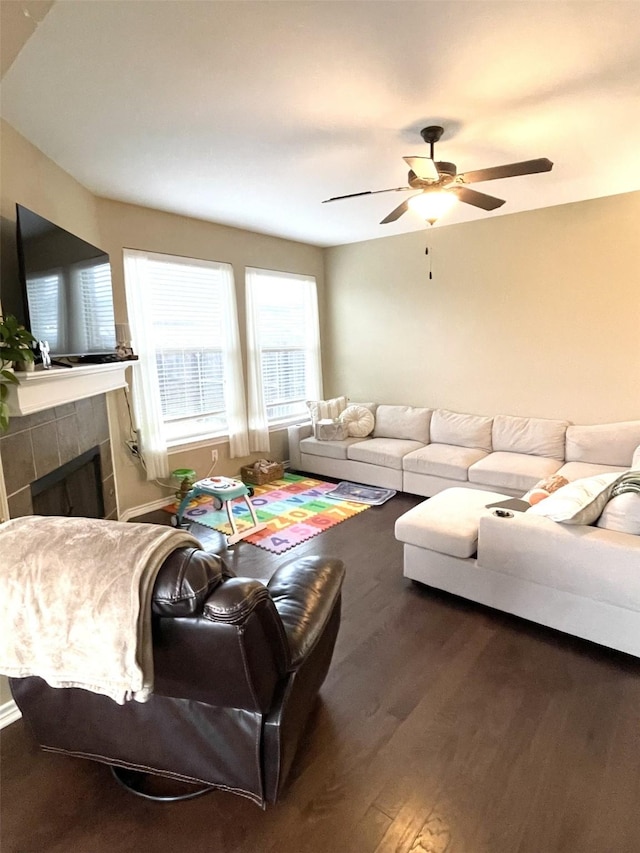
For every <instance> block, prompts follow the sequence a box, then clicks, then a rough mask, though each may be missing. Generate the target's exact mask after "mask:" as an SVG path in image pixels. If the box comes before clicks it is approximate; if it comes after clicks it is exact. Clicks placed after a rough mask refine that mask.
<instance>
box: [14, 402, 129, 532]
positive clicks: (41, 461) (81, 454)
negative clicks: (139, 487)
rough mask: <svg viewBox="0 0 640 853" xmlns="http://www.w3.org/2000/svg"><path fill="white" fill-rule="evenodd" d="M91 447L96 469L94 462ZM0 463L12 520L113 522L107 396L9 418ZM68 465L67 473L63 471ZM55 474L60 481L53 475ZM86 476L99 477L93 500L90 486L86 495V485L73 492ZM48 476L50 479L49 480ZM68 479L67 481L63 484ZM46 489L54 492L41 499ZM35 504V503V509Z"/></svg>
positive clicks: (112, 478) (113, 499) (113, 479)
mask: <svg viewBox="0 0 640 853" xmlns="http://www.w3.org/2000/svg"><path fill="white" fill-rule="evenodd" d="M96 447H97V448H98V449H99V463H98V462H97V461H96V460H95V459H94V457H95V455H96ZM0 457H2V468H3V470H4V481H5V485H6V491H7V503H8V509H9V516H10V517H11V518H19V517H20V516H25V515H33V514H34V513H37V514H41V515H50V514H56V515H67V514H68V513H69V512H71V513H72V514H80V513H82V514H83V515H85V516H89V517H93V516H95V517H98V516H99V517H101V518H117V515H118V513H117V506H116V496H115V478H114V473H113V463H112V458H111V442H110V439H109V419H108V412H107V404H106V395H104V394H101V395H95V396H93V397H89V398H85V399H82V400H77V401H75V402H74V403H65V404H64V405H59V406H54V407H53V408H51V409H46V410H43V411H39V412H34V413H33V414H30V415H24V416H15V417H12V418H11V421H10V423H9V430H8V432H7V433H6V434H4V435H0ZM92 459H93V460H94V461H90V460H92ZM76 460H80V461H76ZM68 463H70V467H69V468H66V465H67V464H68ZM85 465H88V466H89V468H88V471H87V472H84V473H82V472H81V471H80V469H81V468H82V467H84V466H85ZM75 466H77V467H75ZM60 468H61V469H63V475H62V477H63V478H64V479H62V481H59V480H57V479H56V477H57V474H55V472H57V471H58V469H60ZM65 471H66V473H64V472H65ZM89 474H90V475H91V477H92V478H93V476H94V474H95V476H97V477H98V492H99V495H98V497H97V498H96V496H95V486H91V487H90V489H89V490H88V487H87V486H86V484H85V485H80V486H78V483H77V481H78V480H82V479H84V478H85V475H89ZM50 475H53V476H52V478H51V479H48V478H49V476H50ZM67 477H69V480H68V481H67V482H65V481H66V479H67ZM41 480H42V481H44V482H43V484H40V482H39V481H41ZM32 484H34V486H35V497H34V490H32ZM49 486H53V488H54V492H53V493H52V494H51V495H49V496H47V497H46V498H45V497H44V489H45V488H48V487H49ZM56 491H57V495H56ZM34 500H35V501H36V502H38V503H37V505H35V506H34ZM45 500H46V503H43V502H44V501H45ZM52 501H55V502H54V503H52ZM100 502H102V503H100ZM80 506H82V507H83V509H82V510H80V509H79V507H80ZM71 507H73V508H71ZM101 507H102V511H101V512H100V509H101ZM0 509H1V507H0Z"/></svg>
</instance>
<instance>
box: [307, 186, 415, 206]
mask: <svg viewBox="0 0 640 853" xmlns="http://www.w3.org/2000/svg"><path fill="white" fill-rule="evenodd" d="M410 189H411V187H392V188H391V189H389V190H365V191H364V192H362V193H349V195H334V196H333V198H325V200H324V201H323V202H322V204H326V203H327V202H329V201H342V199H343V198H358V196H361V195H378V193H401V192H406V191H407V190H410Z"/></svg>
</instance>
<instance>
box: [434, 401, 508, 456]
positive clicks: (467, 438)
mask: <svg viewBox="0 0 640 853" xmlns="http://www.w3.org/2000/svg"><path fill="white" fill-rule="evenodd" d="M492 425H493V418H487V417H484V416H483V415H464V414H460V413H458V412H450V411H448V410H447V409H436V410H435V411H434V413H433V415H432V416H431V426H430V428H429V433H430V435H429V437H430V441H431V442H432V443H434V444H455V445H458V446H460V447H479V448H480V449H481V450H485V451H486V452H487V453H490V452H491V450H492V449H493V448H492V445H491V428H492Z"/></svg>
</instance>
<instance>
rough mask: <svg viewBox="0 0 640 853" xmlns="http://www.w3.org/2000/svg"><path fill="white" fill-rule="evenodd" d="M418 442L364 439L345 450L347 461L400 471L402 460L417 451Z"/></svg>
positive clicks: (397, 439) (393, 439) (419, 445)
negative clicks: (351, 460)
mask: <svg viewBox="0 0 640 853" xmlns="http://www.w3.org/2000/svg"><path fill="white" fill-rule="evenodd" d="M421 447H422V445H421V444H420V442H419V441H409V440H408V439H404V440H403V439H399V438H365V439H360V440H359V441H358V442H357V444H353V445H351V446H350V447H348V448H347V459H353V460H355V461H356V462H368V463H369V464H370V465H382V466H384V467H385V468H394V469H395V470H397V471H401V470H402V459H403V457H404V456H406V455H407V453H411V452H412V451H413V450H419V449H420V448H421Z"/></svg>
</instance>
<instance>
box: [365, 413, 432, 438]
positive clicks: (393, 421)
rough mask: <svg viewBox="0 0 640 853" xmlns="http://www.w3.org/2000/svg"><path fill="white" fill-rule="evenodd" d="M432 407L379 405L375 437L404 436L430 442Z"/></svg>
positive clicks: (374, 431)
mask: <svg viewBox="0 0 640 853" xmlns="http://www.w3.org/2000/svg"><path fill="white" fill-rule="evenodd" d="M431 411H432V410H431V409H416V408H414V407H413V406H387V405H383V404H381V405H379V406H378V408H377V409H376V425H375V428H374V430H373V437H374V438H402V439H408V440H410V441H419V442H420V443H421V444H428V443H429V423H430V421H431Z"/></svg>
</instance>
